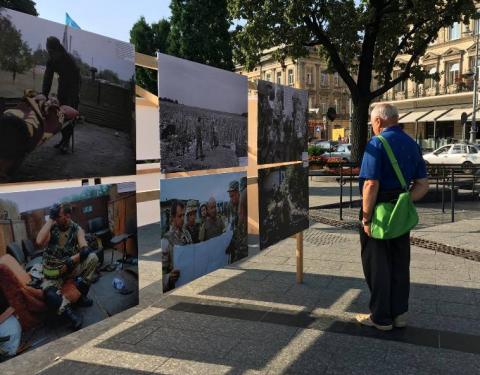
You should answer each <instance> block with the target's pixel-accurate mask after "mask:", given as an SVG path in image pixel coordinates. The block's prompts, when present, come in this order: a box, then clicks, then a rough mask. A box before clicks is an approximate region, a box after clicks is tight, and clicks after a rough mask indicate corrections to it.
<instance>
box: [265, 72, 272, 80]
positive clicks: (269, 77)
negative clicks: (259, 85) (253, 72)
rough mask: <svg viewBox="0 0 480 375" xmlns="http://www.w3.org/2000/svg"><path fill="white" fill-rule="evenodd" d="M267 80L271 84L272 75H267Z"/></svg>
mask: <svg viewBox="0 0 480 375" xmlns="http://www.w3.org/2000/svg"><path fill="white" fill-rule="evenodd" d="M265 80H266V81H269V82H270V81H271V80H272V75H271V74H270V73H267V74H265Z"/></svg>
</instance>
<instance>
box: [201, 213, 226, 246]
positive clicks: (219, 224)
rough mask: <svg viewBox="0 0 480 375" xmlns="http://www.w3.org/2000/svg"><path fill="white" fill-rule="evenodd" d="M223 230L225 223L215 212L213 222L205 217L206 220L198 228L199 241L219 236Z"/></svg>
mask: <svg viewBox="0 0 480 375" xmlns="http://www.w3.org/2000/svg"><path fill="white" fill-rule="evenodd" d="M223 232H225V224H224V222H223V219H222V217H221V216H220V215H218V214H217V217H216V218H215V222H212V220H211V219H210V218H208V217H207V220H206V221H205V223H204V224H203V226H202V227H201V228H200V241H208V240H209V239H211V238H214V237H218V236H220V235H221V234H222V233H223Z"/></svg>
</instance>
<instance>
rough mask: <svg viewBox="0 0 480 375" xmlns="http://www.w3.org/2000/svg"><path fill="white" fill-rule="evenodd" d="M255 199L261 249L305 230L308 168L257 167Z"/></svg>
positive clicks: (297, 165)
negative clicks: (257, 205) (257, 208)
mask: <svg viewBox="0 0 480 375" xmlns="http://www.w3.org/2000/svg"><path fill="white" fill-rule="evenodd" d="M258 200H259V205H260V210H259V216H260V249H261V250H263V249H265V248H267V247H269V246H271V245H274V244H276V243H277V242H280V241H282V240H284V239H286V238H288V237H290V236H293V235H294V234H296V233H299V232H301V231H303V230H306V229H308V227H309V219H308V168H306V167H304V166H303V165H302V164H293V165H287V166H282V167H276V168H266V169H260V170H259V171H258Z"/></svg>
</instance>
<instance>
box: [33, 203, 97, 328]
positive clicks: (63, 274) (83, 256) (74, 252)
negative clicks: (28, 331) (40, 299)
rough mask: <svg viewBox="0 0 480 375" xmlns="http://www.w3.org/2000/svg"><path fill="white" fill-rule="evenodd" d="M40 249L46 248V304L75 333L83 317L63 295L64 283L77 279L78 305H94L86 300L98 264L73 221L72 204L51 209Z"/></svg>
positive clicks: (40, 239)
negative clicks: (66, 320)
mask: <svg viewBox="0 0 480 375" xmlns="http://www.w3.org/2000/svg"><path fill="white" fill-rule="evenodd" d="M37 244H38V246H39V247H46V249H45V252H44V254H43V276H44V280H43V283H42V289H43V294H44V298H45V302H46V304H47V305H48V307H49V308H50V310H52V311H55V312H57V313H58V314H59V315H63V316H65V317H66V318H67V319H68V320H69V321H70V323H71V327H72V328H73V329H74V330H78V329H80V327H81V326H82V323H83V319H82V317H81V316H79V315H77V314H76V313H75V312H74V311H73V310H72V308H71V302H70V301H69V300H68V299H67V298H66V297H65V296H64V295H62V294H61V292H60V290H61V289H62V286H63V284H64V283H65V280H66V279H68V278H75V283H76V286H77V288H78V290H79V291H80V293H81V294H82V296H81V298H80V300H79V301H78V302H77V304H79V305H81V306H91V305H92V304H93V301H92V300H91V299H89V298H88V297H87V294H88V291H89V289H90V284H91V282H92V280H93V276H94V274H95V269H96V268H97V264H98V257H97V255H96V254H95V253H93V252H92V251H91V250H90V248H89V247H88V245H87V241H86V240H85V232H84V231H83V229H82V228H81V227H80V226H79V225H78V224H77V223H75V222H74V221H73V220H72V207H71V206H70V205H69V204H55V205H54V206H53V207H52V208H51V209H50V217H49V218H48V220H47V222H46V223H45V225H44V226H43V227H42V229H40V231H39V232H38V235H37Z"/></svg>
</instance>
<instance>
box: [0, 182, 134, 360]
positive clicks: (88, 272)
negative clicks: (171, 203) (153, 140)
mask: <svg viewBox="0 0 480 375" xmlns="http://www.w3.org/2000/svg"><path fill="white" fill-rule="evenodd" d="M137 304H138V248H137V213H136V192H135V184H134V183H132V184H113V185H95V186H91V187H88V186H85V187H78V188H64V189H51V190H37V191H27V192H15V193H2V194H0V362H1V361H5V360H8V359H10V358H11V357H13V356H16V355H21V354H22V353H24V352H26V351H30V350H33V349H35V348H37V347H39V346H41V345H44V344H47V343H50V342H52V341H54V340H56V339H57V338H60V337H63V336H65V335H67V334H69V333H71V332H73V331H77V330H79V329H81V328H83V327H86V326H89V325H91V324H94V323H97V322H99V321H101V320H103V319H105V318H108V317H110V316H112V315H114V314H117V313H119V312H121V311H124V310H126V309H128V308H131V307H133V306H135V305H137Z"/></svg>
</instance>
